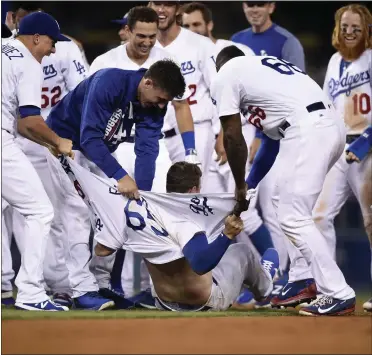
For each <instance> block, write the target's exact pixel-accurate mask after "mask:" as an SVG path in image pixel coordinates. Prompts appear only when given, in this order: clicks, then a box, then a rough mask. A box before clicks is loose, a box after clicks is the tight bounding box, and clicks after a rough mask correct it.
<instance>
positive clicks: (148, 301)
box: [129, 289, 157, 309]
mask: <svg viewBox="0 0 372 355" xmlns="http://www.w3.org/2000/svg"><path fill="white" fill-rule="evenodd" d="M129 301H131V302H133V303H134V305H135V306H136V307H140V308H147V309H157V307H156V305H155V299H154V297H152V295H151V290H150V289H147V290H145V291H141V292H140V293H139V294H137V295H135V296H133V297H130V298H129Z"/></svg>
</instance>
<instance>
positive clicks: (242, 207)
mask: <svg viewBox="0 0 372 355" xmlns="http://www.w3.org/2000/svg"><path fill="white" fill-rule="evenodd" d="M255 196H256V190H255V189H248V186H247V184H244V187H242V188H238V187H236V189H235V199H236V204H235V207H234V210H233V214H234V215H235V216H240V214H241V213H242V212H244V211H247V210H248V207H249V202H250V201H251V199H252V198H255Z"/></svg>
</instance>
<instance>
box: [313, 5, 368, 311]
mask: <svg viewBox="0 0 372 355" xmlns="http://www.w3.org/2000/svg"><path fill="white" fill-rule="evenodd" d="M371 23H372V15H371V13H370V12H369V10H368V9H367V7H365V6H363V5H359V4H353V5H349V6H344V7H342V8H340V9H339V10H338V11H337V12H336V15H335V28H334V31H333V37H332V45H333V47H334V48H336V50H337V53H335V54H334V55H333V56H332V58H331V59H330V61H329V64H328V69H327V73H326V77H325V81H324V92H325V93H326V94H327V96H328V97H329V99H330V100H331V101H332V102H333V103H334V105H335V107H336V111H337V114H338V116H339V117H341V118H343V119H344V121H345V124H346V145H345V151H346V152H349V153H348V155H342V156H341V157H340V159H339V160H338V161H337V163H336V164H335V165H334V166H333V168H332V169H331V170H330V172H329V173H328V175H327V178H326V180H325V182H324V186H323V190H322V193H321V194H320V196H319V198H318V201H317V204H316V205H315V209H314V213H313V217H314V221H315V223H316V225H317V227H318V229H319V230H320V231H321V233H322V234H323V235H324V237H325V240H326V242H327V245H328V247H329V249H330V251H331V253H332V255H333V256H334V257H335V253H336V233H335V228H334V224H333V223H334V218H335V217H336V216H337V215H338V214H339V212H340V210H341V208H342V206H343V205H344V203H345V202H346V200H347V199H348V198H349V196H350V195H351V194H352V193H353V194H354V195H355V197H356V198H357V200H358V202H359V205H360V208H361V211H362V215H363V219H364V226H365V229H366V232H367V235H368V238H369V240H370V243H371V245H372V210H371V205H372V182H371V176H372V154H371V153H369V149H370V145H369V146H368V139H370V138H369V134H368V127H369V126H370V125H371V123H372V112H371V105H372V101H371V97H372V86H371V85H372V82H371V77H372V37H371V36H370V33H369V28H368V25H369V24H371ZM366 129H367V131H366V132H365V133H363V132H364V131H365V130H366ZM369 130H370V128H369ZM358 140H359V141H358ZM350 144H351V145H350ZM349 145H350V146H349ZM359 149H361V150H359ZM354 152H355V153H356V155H354V156H353V155H352V154H351V153H354ZM358 156H360V158H357V159H358V160H356V161H357V162H358V163H359V164H355V163H354V164H348V163H351V162H352V159H353V157H354V159H355V158H356V157H358ZM371 265H372V262H371ZM371 273H372V269H371ZM371 276H372V274H371ZM364 308H365V309H366V310H372V303H371V300H369V301H367V302H366V303H365V304H364Z"/></svg>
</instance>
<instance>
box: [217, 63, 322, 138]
mask: <svg viewBox="0 0 372 355" xmlns="http://www.w3.org/2000/svg"><path fill="white" fill-rule="evenodd" d="M212 94H213V98H214V99H215V100H216V102H217V111H218V116H219V117H222V116H227V115H233V114H236V113H239V112H241V113H242V114H243V115H244V116H245V117H246V120H247V121H248V122H249V123H251V124H252V125H254V126H255V127H257V128H258V129H260V130H262V131H263V132H264V133H265V134H266V135H267V136H268V137H270V138H272V139H275V140H278V139H280V138H281V136H280V134H279V131H278V127H279V126H280V125H281V124H282V123H283V121H284V120H285V119H286V118H287V117H290V116H298V117H301V115H303V114H304V113H305V112H306V114H307V110H306V106H308V105H311V104H313V103H315V102H319V101H323V102H324V104H325V105H326V104H327V103H328V99H327V97H326V95H325V94H324V93H323V90H322V89H321V88H320V87H319V86H318V84H317V83H316V82H315V81H314V80H313V79H311V78H310V77H309V76H308V75H306V74H305V73H304V72H302V71H301V70H300V69H299V68H297V67H296V66H294V65H293V64H291V63H289V62H286V61H284V60H283V59H278V58H275V57H261V56H253V57H245V56H244V57H236V58H233V59H231V60H230V61H228V62H227V63H226V64H225V65H224V66H223V67H222V68H221V69H220V71H219V72H218V74H217V77H216V80H215V81H214V83H213V87H212Z"/></svg>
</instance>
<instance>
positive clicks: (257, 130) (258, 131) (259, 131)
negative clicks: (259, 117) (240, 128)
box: [254, 128, 264, 139]
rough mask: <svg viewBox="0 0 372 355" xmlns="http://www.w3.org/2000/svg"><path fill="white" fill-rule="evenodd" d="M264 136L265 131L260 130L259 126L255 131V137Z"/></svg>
mask: <svg viewBox="0 0 372 355" xmlns="http://www.w3.org/2000/svg"><path fill="white" fill-rule="evenodd" d="M263 136H264V134H263V132H262V131H261V130H259V129H258V128H256V133H255V135H254V137H255V138H260V139H262V137H263Z"/></svg>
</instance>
